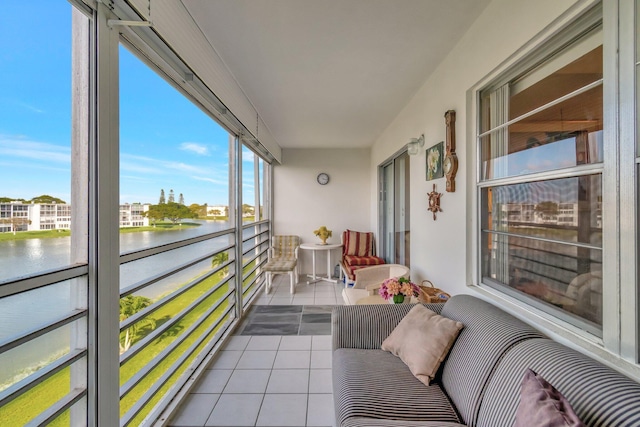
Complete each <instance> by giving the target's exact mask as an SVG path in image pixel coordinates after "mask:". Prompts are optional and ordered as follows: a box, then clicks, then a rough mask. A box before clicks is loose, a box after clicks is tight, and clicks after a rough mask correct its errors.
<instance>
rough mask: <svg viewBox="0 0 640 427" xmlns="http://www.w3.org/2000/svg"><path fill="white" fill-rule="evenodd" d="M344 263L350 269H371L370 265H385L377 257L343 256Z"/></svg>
mask: <svg viewBox="0 0 640 427" xmlns="http://www.w3.org/2000/svg"><path fill="white" fill-rule="evenodd" d="M344 261H345V262H346V263H347V265H349V266H350V267H356V266H359V267H371V266H372V265H382V264H385V261H384V260H383V259H382V258H380V257H377V256H355V255H345V256H344Z"/></svg>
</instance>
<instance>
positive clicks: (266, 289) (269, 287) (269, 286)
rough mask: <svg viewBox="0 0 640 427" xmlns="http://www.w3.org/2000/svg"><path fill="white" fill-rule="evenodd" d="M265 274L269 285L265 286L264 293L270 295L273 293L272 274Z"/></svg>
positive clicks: (268, 272)
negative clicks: (270, 292)
mask: <svg viewBox="0 0 640 427" xmlns="http://www.w3.org/2000/svg"><path fill="white" fill-rule="evenodd" d="M265 274H266V275H267V283H266V284H265V285H264V293H265V294H269V291H271V272H270V271H267V272H265Z"/></svg>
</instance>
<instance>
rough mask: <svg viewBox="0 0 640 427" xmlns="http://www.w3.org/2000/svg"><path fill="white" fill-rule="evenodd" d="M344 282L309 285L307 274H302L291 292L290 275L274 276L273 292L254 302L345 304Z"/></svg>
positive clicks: (264, 303) (321, 282)
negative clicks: (293, 292) (343, 294)
mask: <svg viewBox="0 0 640 427" xmlns="http://www.w3.org/2000/svg"><path fill="white" fill-rule="evenodd" d="M342 289H343V284H342V283H331V282H327V281H320V282H316V283H313V284H310V285H307V276H300V281H299V282H298V285H297V286H296V293H295V294H293V295H291V293H290V292H289V276H287V275H284V274H279V275H277V276H274V280H273V286H272V289H271V292H270V293H269V294H268V295H266V294H265V293H264V292H263V293H262V295H261V296H259V297H258V298H257V299H256V300H255V301H254V304H262V305H335V304H340V305H342V304H344V302H343V300H342Z"/></svg>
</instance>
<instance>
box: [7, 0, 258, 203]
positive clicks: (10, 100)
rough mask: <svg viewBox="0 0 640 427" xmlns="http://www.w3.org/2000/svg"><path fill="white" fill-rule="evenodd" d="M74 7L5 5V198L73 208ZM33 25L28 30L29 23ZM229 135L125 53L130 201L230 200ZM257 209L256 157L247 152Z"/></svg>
mask: <svg viewBox="0 0 640 427" xmlns="http://www.w3.org/2000/svg"><path fill="white" fill-rule="evenodd" d="M71 7H72V6H71V5H70V4H69V3H68V2H67V1H66V0H37V1H28V2H25V1H19V0H10V1H8V2H3V13H2V14H0V171H1V172H2V173H1V176H2V180H0V197H10V198H16V199H17V198H22V199H27V200H28V199H31V198H33V197H35V196H39V195H41V194H49V195H51V196H55V197H59V198H61V199H63V200H65V201H67V202H70V191H71V190H70V189H71V183H70V181H71V156H70V153H71ZM26 23H28V25H25V24H26ZM228 151H229V134H228V133H227V131H226V130H224V129H223V128H222V127H221V126H219V125H218V124H217V123H216V122H215V121H214V120H213V119H211V118H210V117H209V116H207V115H206V114H204V113H203V112H202V111H201V110H200V109H199V108H198V107H196V106H195V105H193V104H192V103H191V102H190V101H189V100H188V99H187V98H185V97H184V96H183V95H181V94H180V93H179V92H178V91H177V90H176V89H174V88H173V87H172V86H170V85H169V84H168V83H166V82H165V81H164V80H163V79H162V78H161V77H159V76H158V75H157V74H156V73H155V72H154V71H152V70H151V69H150V68H148V67H147V66H146V65H145V64H144V63H142V62H141V61H140V60H139V59H137V58H136V57H135V56H134V55H133V54H132V53H130V52H129V51H128V50H126V49H125V48H124V47H122V46H121V47H120V203H135V202H140V203H152V204H155V203H158V200H159V197H160V190H161V189H164V191H165V195H166V197H168V196H169V191H170V190H171V189H173V191H174V193H175V197H176V201H178V196H179V194H180V193H182V194H183V195H184V200H185V204H187V205H190V204H192V203H197V204H204V203H208V204H209V205H227V204H228V197H229V196H228V194H229V189H228V183H229V177H228V175H229V158H228ZM243 177H244V178H243V182H244V185H243V199H244V201H245V203H249V204H251V205H253V197H254V188H253V154H252V153H251V152H250V151H249V150H247V149H246V148H245V149H244V152H243Z"/></svg>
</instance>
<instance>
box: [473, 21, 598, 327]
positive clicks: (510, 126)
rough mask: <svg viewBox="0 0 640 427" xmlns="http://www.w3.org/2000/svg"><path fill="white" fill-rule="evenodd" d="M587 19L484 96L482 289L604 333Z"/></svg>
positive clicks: (594, 80) (592, 28) (594, 37)
mask: <svg viewBox="0 0 640 427" xmlns="http://www.w3.org/2000/svg"><path fill="white" fill-rule="evenodd" d="M598 21H599V18H591V19H590V20H587V21H585V20H583V22H582V23H581V24H580V26H581V28H575V26H574V27H573V28H571V29H570V30H567V32H566V33H565V34H562V35H560V36H559V37H557V38H556V39H554V40H552V41H550V42H549V44H548V45H547V46H546V47H545V48H544V49H543V50H541V51H539V52H536V53H534V54H533V55H531V57H533V58H539V59H537V60H536V62H535V63H531V60H527V61H528V62H526V63H523V64H519V65H518V66H516V67H514V69H512V70H510V71H508V72H507V73H506V74H505V75H506V77H504V78H501V79H499V80H497V81H495V82H493V83H492V84H491V85H490V86H489V87H487V88H486V89H484V90H483V91H481V93H480V133H479V135H478V139H479V147H480V159H479V166H480V181H479V184H478V190H479V200H480V202H481V215H480V221H481V223H480V230H481V250H480V257H481V260H480V266H481V267H480V268H481V272H480V273H481V276H482V282H483V283H485V284H487V285H489V286H492V287H495V288H497V289H499V290H501V291H503V292H505V293H508V294H510V295H512V296H515V297H516V298H518V299H521V300H522V301H524V302H526V303H529V304H531V305H533V306H535V307H537V308H539V309H541V310H543V311H546V312H548V313H550V314H553V315H556V316H558V317H560V318H562V319H564V320H568V321H569V322H571V323H574V324H577V325H578V326H580V327H582V328H584V329H586V330H588V331H590V332H592V333H595V334H598V335H601V327H602V240H603V238H602V161H603V108H602V105H603V92H602V77H603V62H602V35H601V34H602V33H601V25H600V24H599V22H598Z"/></svg>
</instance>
